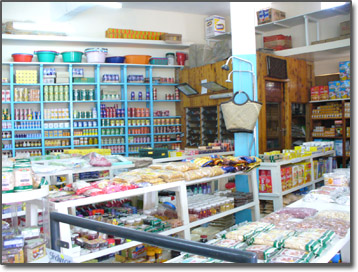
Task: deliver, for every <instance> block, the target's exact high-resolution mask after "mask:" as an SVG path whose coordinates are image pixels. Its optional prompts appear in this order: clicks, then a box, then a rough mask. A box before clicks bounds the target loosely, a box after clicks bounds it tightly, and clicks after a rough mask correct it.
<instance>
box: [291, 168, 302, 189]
mask: <svg viewBox="0 0 358 272" xmlns="http://www.w3.org/2000/svg"><path fill="white" fill-rule="evenodd" d="M297 166H298V180H297V183H296V184H292V187H295V186H300V185H302V184H303V183H304V172H305V167H304V165H303V164H298V165H297Z"/></svg>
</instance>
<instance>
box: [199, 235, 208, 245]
mask: <svg viewBox="0 0 358 272" xmlns="http://www.w3.org/2000/svg"><path fill="white" fill-rule="evenodd" d="M207 241H208V236H207V235H200V241H199V242H200V243H206V242H207Z"/></svg>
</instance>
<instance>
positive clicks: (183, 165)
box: [164, 161, 199, 172]
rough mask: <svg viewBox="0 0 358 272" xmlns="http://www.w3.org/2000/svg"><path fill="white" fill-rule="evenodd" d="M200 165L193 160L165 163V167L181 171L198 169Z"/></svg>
mask: <svg viewBox="0 0 358 272" xmlns="http://www.w3.org/2000/svg"><path fill="white" fill-rule="evenodd" d="M198 168H199V166H197V165H196V164H195V163H192V162H189V161H188V162H170V163H168V164H166V165H165V167H164V169H167V170H174V171H181V172H186V171H189V170H195V169H198Z"/></svg>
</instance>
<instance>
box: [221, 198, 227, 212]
mask: <svg viewBox="0 0 358 272" xmlns="http://www.w3.org/2000/svg"><path fill="white" fill-rule="evenodd" d="M225 211H226V209H225V201H224V200H222V201H220V212H225Z"/></svg>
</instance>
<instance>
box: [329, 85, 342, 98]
mask: <svg viewBox="0 0 358 272" xmlns="http://www.w3.org/2000/svg"><path fill="white" fill-rule="evenodd" d="M340 86H341V82H340V81H330V82H328V89H329V99H339V98H341V91H340Z"/></svg>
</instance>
